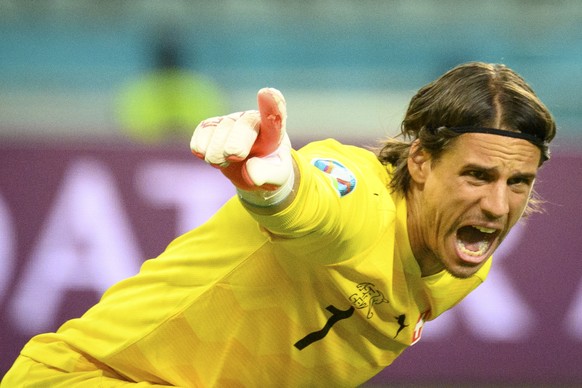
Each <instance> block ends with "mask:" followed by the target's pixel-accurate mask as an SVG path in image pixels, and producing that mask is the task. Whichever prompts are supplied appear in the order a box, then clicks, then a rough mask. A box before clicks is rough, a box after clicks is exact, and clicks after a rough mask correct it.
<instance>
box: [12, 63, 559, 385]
mask: <svg viewBox="0 0 582 388" xmlns="http://www.w3.org/2000/svg"><path fill="white" fill-rule="evenodd" d="M258 107H259V110H258V111H254V110H251V111H245V112H238V113H233V114H230V115H226V116H219V117H214V118H209V119H206V120H204V121H202V122H201V123H200V124H199V125H198V127H197V128H196V130H195V131H194V135H193V137H192V140H191V143H190V144H191V148H192V151H193V153H194V154H195V155H196V156H197V157H199V158H201V159H204V160H205V161H206V162H208V163H209V164H211V165H213V166H215V167H216V168H219V169H220V171H221V172H222V173H223V174H224V175H225V176H226V177H227V178H228V179H229V180H230V181H231V182H232V183H233V185H234V186H235V187H236V189H237V195H236V196H235V197H233V198H232V199H231V200H230V201H229V202H227V203H226V204H225V205H224V206H223V207H222V208H221V209H220V210H219V211H218V212H217V213H216V214H215V215H214V216H213V217H212V218H211V219H210V220H209V221H208V222H207V223H206V224H204V225H203V226H201V227H199V228H197V229H194V230H192V231H190V232H188V233H186V234H185V235H183V236H181V237H179V238H177V239H176V240H175V241H173V242H172V243H171V244H170V245H169V246H168V247H167V249H166V251H165V252H163V253H162V254H161V255H160V256H159V257H158V258H156V259H152V260H148V261H146V262H145V263H144V265H143V267H142V268H141V271H140V273H139V274H138V275H136V276H134V277H132V278H129V279H127V280H125V281H122V282H120V283H118V284H117V285H115V286H113V287H112V288H111V289H109V290H108V291H107V292H106V293H105V294H104V296H103V298H102V300H101V301H100V302H99V303H98V304H97V305H95V306H94V307H93V308H91V309H90V310H89V311H88V312H87V313H86V314H85V315H83V317H81V318H79V319H73V320H71V321H69V322H67V323H65V324H64V325H63V326H62V327H61V328H60V329H59V330H58V331H57V332H56V333H47V334H41V335H38V336H36V337H34V338H32V339H31V340H30V342H29V343H28V344H27V345H26V346H25V347H24V349H23V350H22V352H21V354H20V356H19V357H18V359H17V360H16V362H15V363H14V365H13V367H12V369H11V370H10V371H9V372H8V374H7V375H6V377H5V380H4V381H3V386H6V387H16V386H26V385H34V384H36V385H38V386H75V385H76V384H79V385H81V384H87V386H116V385H122V384H128V383H134V384H135V385H136V386H150V385H153V386H183V387H194V386H205V387H219V386H266V387H270V386H286V387H298V386H322V387H329V386H358V385H361V384H363V383H364V382H366V381H367V380H369V379H370V378H372V377H373V376H375V375H376V374H378V373H379V372H380V371H382V370H383V369H384V368H385V367H386V366H388V365H390V364H391V363H392V362H393V361H394V360H395V359H396V358H397V357H398V356H399V355H400V354H401V353H402V352H403V351H404V350H405V349H407V348H408V347H409V346H411V345H413V344H414V343H416V342H417V341H419V340H420V338H421V334H422V329H423V324H424V322H425V321H428V320H433V319H435V318H437V317H438V316H439V315H440V314H442V313H443V312H445V311H446V310H448V309H450V308H452V307H453V306H455V305H456V304H457V303H459V302H460V301H461V300H462V299H463V298H464V297H465V296H466V295H468V294H469V293H470V292H471V291H473V290H474V289H475V288H476V287H478V286H479V285H480V284H481V283H482V282H483V281H484V280H485V278H486V277H487V274H488V272H489V269H490V267H491V264H492V255H493V252H494V251H495V250H496V249H497V247H498V246H499V245H500V243H501V242H502V241H503V239H504V238H505V237H506V236H507V234H508V232H509V231H510V230H511V228H512V227H513V226H514V225H515V224H516V223H517V221H518V220H519V219H520V218H521V217H522V215H524V214H528V213H531V212H534V211H536V210H538V209H539V201H538V199H537V198H536V196H535V192H534V190H533V186H534V181H535V178H536V174H537V172H538V169H539V167H540V166H541V165H542V164H543V163H544V162H545V161H546V160H547V159H548V158H549V149H548V146H549V143H550V142H551V141H552V139H553V138H554V136H555V133H556V125H555V122H554V119H553V118H552V115H551V114H550V112H549V111H548V110H547V108H546V107H545V106H544V104H543V103H542V102H541V101H540V100H539V99H538V97H537V96H536V95H535V93H534V92H533V90H532V89H531V88H530V87H529V86H528V85H527V83H526V82H525V81H524V80H523V79H522V78H521V77H520V76H519V75H518V74H516V73H515V72H514V71H512V70H511V69H509V68H507V67H506V66H503V65H496V64H485V63H480V62H475V63H467V64H463V65H459V66H457V67H455V68H453V69H452V70H450V71H448V72H447V73H445V74H444V75H442V76H441V77H439V78H438V79H437V80H435V81H433V82H431V83H429V84H428V85H426V86H424V87H422V88H421V89H420V90H419V91H418V92H417V93H416V95H414V96H413V98H412V100H411V101H410V104H409V106H408V110H407V112H406V115H405V117H404V120H403V122H402V125H401V132H402V133H401V135H402V136H401V138H391V139H387V140H386V141H384V142H383V143H382V144H380V146H379V147H378V149H377V150H376V151H375V152H372V151H370V150H368V149H363V148H359V147H354V146H348V145H343V144H340V143H339V142H337V141H335V140H332V139H329V140H325V141H318V142H313V143H311V144H308V145H307V146H306V147H304V148H302V149H300V150H294V149H292V147H291V143H290V140H289V137H288V135H287V132H286V117H287V111H286V104H285V100H284V98H283V95H282V94H281V93H280V92H278V91H277V90H275V89H268V88H267V89H263V90H261V91H260V92H259V94H258ZM296 114H300V112H297V113H296ZM199 183H200V184H202V185H203V184H204V182H199Z"/></svg>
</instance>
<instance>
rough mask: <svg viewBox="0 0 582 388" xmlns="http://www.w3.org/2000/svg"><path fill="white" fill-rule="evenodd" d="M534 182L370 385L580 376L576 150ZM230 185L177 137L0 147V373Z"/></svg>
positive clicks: (209, 208) (194, 219)
mask: <svg viewBox="0 0 582 388" xmlns="http://www.w3.org/2000/svg"><path fill="white" fill-rule="evenodd" d="M537 189H538V192H539V193H540V194H541V195H542V197H543V198H544V199H546V200H547V203H546V205H545V209H546V211H545V214H536V215H534V216H532V217H530V218H528V219H527V220H525V221H524V222H520V224H519V225H518V226H516V227H515V228H514V230H513V231H512V233H511V234H510V236H509V237H508V238H507V239H506V241H505V242H504V243H503V245H502V247H501V248H500V249H499V251H498V254H497V255H496V256H495V258H494V265H493V269H492V272H491V274H490V276H489V278H488V280H487V281H486V282H485V284H484V285H483V286H481V287H479V288H478V289H477V290H476V291H475V292H474V293H472V294H471V295H470V296H469V297H467V298H466V299H465V300H464V301H463V302H462V303H461V304H460V305H458V306H457V307H455V308H454V309H453V310H451V311H449V312H447V313H445V314H444V315H443V316H441V317H439V319H437V320H435V321H433V322H429V323H427V324H426V326H425V329H424V332H423V337H422V340H421V341H420V342H419V343H418V344H416V345H414V346H412V347H411V348H410V349H409V350H407V351H406V352H405V353H404V355H402V356H401V357H400V358H399V359H397V360H396V362H395V363H394V364H393V365H392V366H390V367H389V368H387V369H385V370H384V371H383V372H382V373H381V374H380V375H378V376H377V377H375V378H374V379H373V380H372V381H371V382H370V384H371V385H385V384H396V383H397V384H405V383H419V384H453V383H465V384H471V383H482V384H548V385H556V386H561V385H576V384H582V238H581V236H582V218H581V216H582V155H581V154H576V153H562V154H556V155H555V156H554V157H553V158H552V160H551V161H550V163H548V165H547V166H544V167H543V168H542V170H541V172H540V175H539V179H538V182H537ZM233 193H234V190H233V189H232V187H231V185H230V184H229V183H228V181H226V180H225V179H224V178H223V177H222V176H221V174H220V173H219V172H218V171H217V170H215V169H212V168H210V167H208V166H206V165H205V164H204V163H202V162H200V161H198V160H197V159H195V158H194V157H192V156H191V155H190V153H189V150H188V148H187V147H173V146H160V147H142V146H138V145H132V144H125V145H116V146H112V145H104V144H102V145H79V144H65V145H62V144H59V145H57V144H54V143H53V144H22V143H5V144H3V145H0V324H1V326H0V349H1V351H0V376H2V375H3V374H4V373H5V372H6V370H7V369H8V368H9V367H10V365H11V364H12V362H13V361H14V359H15V358H16V357H17V355H18V352H19V350H20V349H21V348H22V347H23V346H24V344H25V343H26V342H27V341H28V340H29V339H30V337H32V336H33V335H35V334H37V333H41V332H47V331H54V330H56V329H57V328H58V327H59V326H60V325H61V324H62V323H63V322H64V321H66V320H68V319H70V318H74V317H78V316H80V315H81V314H83V312H84V311H85V310H86V309H87V308H89V307H90V306H91V305H93V304H95V303H96V302H97V301H98V299H99V297H100V295H101V294H102V293H103V292H104V291H105V290H106V289H107V288H108V287H109V286H111V285H112V284H113V283H115V282H117V281H119V280H121V279H122V278H125V277H128V276H131V275H133V274H135V273H136V272H137V271H138V270H139V267H140V265H141V263H142V262H143V261H144V260H145V259H148V258H151V257H155V256H157V255H158V254H159V253H160V252H161V251H162V250H163V249H164V248H165V246H166V245H167V244H168V243H169V242H170V241H171V240H172V239H173V238H175V237H176V236H178V235H179V234H181V233H183V232H185V231H187V230H189V229H191V228H193V227H196V226H197V225H200V224H201V223H203V222H204V221H205V220H206V219H207V218H208V217H210V215H211V214H212V213H213V212H214V211H215V210H216V209H218V208H219V207H220V206H221V204H222V203H224V202H225V201H226V199H227V198H229V197H230V196H231V195H233Z"/></svg>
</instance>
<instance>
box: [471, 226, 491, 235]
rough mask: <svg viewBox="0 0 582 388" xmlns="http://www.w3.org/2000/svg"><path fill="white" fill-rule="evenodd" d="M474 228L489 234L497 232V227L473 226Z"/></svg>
mask: <svg viewBox="0 0 582 388" xmlns="http://www.w3.org/2000/svg"><path fill="white" fill-rule="evenodd" d="M473 228H475V229H477V230H478V231H479V232H481V233H487V234H491V233H495V229H491V228H485V227H483V226H473Z"/></svg>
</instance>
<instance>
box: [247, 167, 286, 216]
mask: <svg viewBox="0 0 582 388" xmlns="http://www.w3.org/2000/svg"><path fill="white" fill-rule="evenodd" d="M294 183H295V174H294V172H293V169H291V173H290V174H289V178H287V181H286V182H285V183H283V184H282V185H281V186H280V187H279V188H277V189H276V190H252V191H247V190H241V189H239V188H237V189H236V192H237V194H238V197H239V199H240V200H241V201H242V202H244V203H247V204H249V205H252V206H256V207H271V206H275V205H277V204H279V203H281V202H283V200H284V199H285V198H287V197H288V196H289V194H291V192H292V191H293V185H294Z"/></svg>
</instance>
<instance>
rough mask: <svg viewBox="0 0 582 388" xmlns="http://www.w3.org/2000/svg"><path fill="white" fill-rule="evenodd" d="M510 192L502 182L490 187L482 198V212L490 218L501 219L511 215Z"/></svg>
mask: <svg viewBox="0 0 582 388" xmlns="http://www.w3.org/2000/svg"><path fill="white" fill-rule="evenodd" d="M508 190H509V188H508V187H507V185H505V184H503V183H501V182H496V183H495V184H491V185H489V186H488V190H487V191H486V192H485V194H484V195H483V197H482V198H481V210H482V211H483V213H485V215H486V216H487V217H488V218H491V219H499V218H501V217H504V216H506V215H507V214H508V213H509V193H508Z"/></svg>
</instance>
